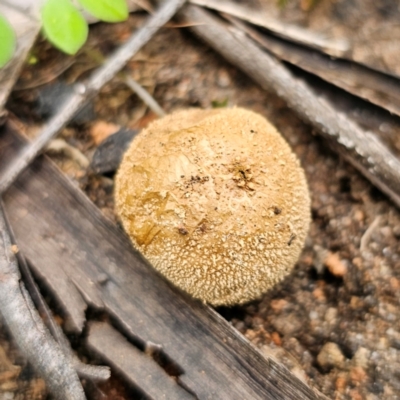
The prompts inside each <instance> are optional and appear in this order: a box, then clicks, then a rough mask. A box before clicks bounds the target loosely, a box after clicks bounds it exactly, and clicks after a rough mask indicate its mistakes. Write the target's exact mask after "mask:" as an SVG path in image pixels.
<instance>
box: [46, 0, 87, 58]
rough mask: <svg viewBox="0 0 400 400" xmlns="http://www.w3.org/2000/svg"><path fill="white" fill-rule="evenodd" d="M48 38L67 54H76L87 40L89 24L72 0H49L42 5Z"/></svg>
mask: <svg viewBox="0 0 400 400" xmlns="http://www.w3.org/2000/svg"><path fill="white" fill-rule="evenodd" d="M41 15H42V22H43V31H44V34H45V36H46V37H47V39H48V40H49V41H50V42H51V43H53V44H54V46H56V47H58V48H59V49H60V50H62V51H63V52H65V53H67V54H75V53H76V52H77V51H78V50H79V49H80V48H81V47H82V46H83V44H84V43H85V42H86V39H87V35H88V25H87V23H86V21H85V19H84V18H83V16H82V15H81V14H80V12H79V11H78V10H77V9H76V8H75V7H74V6H73V5H72V4H71V2H70V0H47V1H46V3H45V4H44V6H43V7H42V13H41Z"/></svg>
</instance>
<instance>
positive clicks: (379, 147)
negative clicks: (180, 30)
mask: <svg viewBox="0 0 400 400" xmlns="http://www.w3.org/2000/svg"><path fill="white" fill-rule="evenodd" d="M181 16H182V17H183V18H184V20H185V22H189V21H190V22H191V23H192V24H193V26H192V27H191V30H192V31H193V32H194V33H195V34H196V35H198V36H199V37H200V38H201V39H203V40H204V41H205V42H206V43H208V44H209V45H210V46H211V47H213V48H214V49H215V50H216V51H218V52H219V53H220V54H221V55H223V56H224V57H225V58H226V59H227V60H228V61H230V62H231V63H232V64H234V65H235V66H237V67H238V68H240V69H241V70H243V71H244V72H245V73H246V74H248V75H249V76H250V77H251V78H252V79H253V80H254V81H256V82H257V83H258V84H260V86H261V87H263V88H264V89H267V90H271V89H272V90H274V91H275V92H276V93H277V94H278V95H279V96H280V97H281V98H283V99H284V100H285V101H286V102H287V103H288V105H289V106H290V107H292V108H293V109H294V110H295V111H296V112H297V113H298V114H299V115H300V116H301V117H302V118H303V119H304V120H305V121H307V122H308V123H310V124H311V125H313V126H314V127H315V128H317V130H318V132H320V133H321V134H322V136H324V137H325V138H327V139H328V140H329V142H330V143H331V144H332V146H333V147H334V148H335V150H337V151H338V152H339V153H340V154H341V155H342V156H343V157H344V158H345V159H346V160H347V161H349V162H350V163H351V164H352V165H353V166H354V167H355V168H357V169H358V170H359V171H360V172H361V173H362V174H363V175H364V176H365V177H366V178H367V179H369V180H370V181H371V182H372V183H373V184H374V185H375V186H377V187H378V188H379V189H380V190H382V192H384V193H385V194H386V195H388V196H389V198H390V199H391V200H392V201H393V202H394V203H395V204H396V205H397V206H398V207H400V161H399V160H398V159H397V158H396V157H395V156H394V155H393V154H392V153H391V152H390V151H389V149H388V148H387V147H386V146H385V145H384V144H383V143H382V142H381V141H380V139H379V138H378V137H377V136H376V135H375V134H373V132H370V131H364V130H363V129H361V128H360V127H359V126H358V125H357V124H355V123H354V122H353V121H352V120H350V119H349V118H348V117H347V115H345V114H344V113H341V112H338V111H337V110H336V109H335V108H334V107H333V105H332V104H330V103H329V102H328V101H327V100H326V99H325V98H323V97H322V96H317V95H316V94H315V93H314V92H313V91H312V89H311V88H310V86H309V85H308V84H306V83H305V82H303V81H302V80H300V79H297V78H296V77H295V76H293V74H291V73H290V72H289V70H288V69H287V68H286V67H285V66H284V65H283V64H282V63H281V62H279V61H278V60H277V59H276V58H275V57H273V56H271V55H269V54H268V53H267V52H265V51H263V50H261V49H260V48H259V47H258V46H257V45H256V44H255V43H254V42H253V41H252V40H251V39H250V38H248V37H247V36H246V35H245V34H244V33H243V32H241V31H238V30H237V28H234V27H232V26H230V27H229V26H227V25H226V24H224V23H222V22H221V21H220V20H219V19H217V18H215V17H213V16H211V15H210V14H209V13H208V12H206V11H204V10H202V9H200V8H199V7H197V6H187V7H185V8H184V9H183V10H182V12H181Z"/></svg>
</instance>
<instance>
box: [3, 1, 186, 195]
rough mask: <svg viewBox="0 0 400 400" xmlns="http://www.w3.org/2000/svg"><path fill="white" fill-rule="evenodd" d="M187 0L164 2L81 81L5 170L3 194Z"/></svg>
mask: <svg viewBox="0 0 400 400" xmlns="http://www.w3.org/2000/svg"><path fill="white" fill-rule="evenodd" d="M184 2H185V0H168V1H165V2H163V4H162V5H161V7H160V8H159V9H158V10H157V12H156V13H155V14H154V15H152V16H150V17H149V18H148V20H147V21H146V23H145V24H144V25H143V26H142V27H141V28H139V29H138V30H137V31H136V32H135V33H134V34H133V35H132V37H131V38H130V39H129V40H128V41H127V43H125V44H124V45H123V46H121V47H120V48H119V49H118V50H117V51H116V52H115V53H114V55H112V56H111V57H110V58H109V59H108V61H107V62H106V63H105V64H104V65H103V66H102V67H100V68H99V69H98V70H96V71H95V72H94V73H93V75H92V76H91V77H90V78H89V81H88V82H87V84H83V83H78V84H76V85H75V90H74V92H73V93H72V94H71V95H70V97H69V98H67V99H66V101H65V102H64V104H62V106H61V107H60V110H59V112H58V113H57V114H56V115H55V116H54V117H53V118H51V119H50V121H49V122H48V123H47V124H46V125H45V127H44V128H43V130H42V132H41V133H40V134H39V136H38V137H37V138H36V139H35V140H33V141H32V142H31V143H30V144H29V145H27V147H26V148H25V149H24V150H23V152H22V153H21V155H20V156H19V157H18V158H17V159H16V161H15V163H13V164H11V165H10V166H9V168H8V169H7V170H6V171H5V172H4V175H3V178H2V179H1V182H0V194H1V193H4V191H5V190H7V189H8V188H9V187H10V186H11V184H12V183H13V182H14V181H15V179H16V178H17V177H18V175H19V174H20V173H21V172H22V171H23V170H24V169H25V168H26V167H27V166H28V165H29V164H30V163H31V162H32V160H33V159H34V158H35V157H36V156H37V155H38V154H39V153H40V152H41V151H42V150H43V149H44V147H45V146H46V144H47V143H48V142H49V141H50V140H51V139H52V138H54V137H55V136H56V135H57V133H58V132H59V131H60V129H62V128H63V127H64V126H65V125H66V124H67V123H68V121H69V120H70V119H71V118H72V117H73V116H74V115H75V113H76V112H77V111H79V110H80V109H81V108H82V107H83V105H84V104H85V103H86V102H87V101H88V100H89V99H91V98H92V97H93V96H95V95H96V94H97V93H98V91H99V90H100V89H101V88H102V87H103V86H104V85H105V84H106V83H107V82H109V81H110V80H111V79H112V78H113V77H114V76H115V75H116V74H117V72H119V71H120V70H121V69H122V68H123V67H124V66H125V64H126V63H127V62H128V61H129V59H130V58H132V57H133V56H134V55H135V54H136V53H137V51H138V50H140V49H141V48H142V47H143V46H144V45H145V44H146V43H147V42H148V41H149V40H150V39H151V38H152V37H153V36H154V34H155V33H156V32H157V31H158V30H159V29H160V28H161V27H162V26H163V25H165V24H166V23H167V22H168V21H169V20H170V19H171V18H172V17H173V16H174V15H175V13H176V12H177V10H178V9H179V7H181V6H182V5H183V4H184Z"/></svg>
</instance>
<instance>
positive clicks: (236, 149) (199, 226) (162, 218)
mask: <svg viewBox="0 0 400 400" xmlns="http://www.w3.org/2000/svg"><path fill="white" fill-rule="evenodd" d="M115 184H116V189H115V197H116V210H117V213H118V214H119V217H120V219H121V221H122V224H123V226H124V228H125V230H126V232H127V233H128V235H129V236H130V238H131V240H132V242H133V244H134V246H135V247H136V248H137V249H138V250H139V251H140V252H141V253H142V254H143V255H144V256H145V257H146V258H147V259H148V260H149V261H150V263H151V264H152V265H153V266H154V267H155V268H156V269H157V270H158V271H159V272H161V274H162V275H164V276H165V277H166V278H167V279H168V280H169V281H170V282H172V283H173V284H174V285H176V286H177V287H179V288H181V289H183V290H184V291H186V292H187V293H190V294H191V295H192V296H193V297H195V298H198V299H201V300H202V301H204V302H206V303H209V304H211V305H214V306H219V305H233V304H241V303H245V302H248V301H250V300H253V299H256V298H258V297H260V296H261V295H262V294H263V293H264V292H265V291H267V290H268V289H270V288H272V287H273V286H274V285H275V284H276V283H277V282H279V281H280V280H282V279H283V278H284V277H285V276H286V275H287V274H288V273H289V272H290V271H291V270H292V268H293V266H294V264H295V263H296V261H297V259H298V257H299V255H300V252H301V250H302V247H303V244H304V241H305V238H306V235H307V232H308V228H309V223H310V198H309V193H308V189H307V183H306V180H305V176H304V172H303V170H302V168H301V167H300V163H299V161H298V159H297V158H296V156H295V155H294V154H293V153H292V151H291V149H290V148H289V145H288V144H287V143H286V141H285V140H284V139H283V138H282V136H281V135H280V134H279V133H278V131H277V130H276V129H275V128H274V127H273V126H272V125H271V124H270V123H269V122H268V121H267V120H266V119H265V118H263V117H262V116H261V115H258V114H256V113H254V112H252V111H248V110H245V109H242V108H233V109H214V110H199V109H190V110H184V111H178V112H175V113H173V114H171V115H169V116H166V117H164V118H161V119H159V120H157V121H155V122H153V123H151V124H150V125H149V126H148V128H147V129H144V130H143V131H142V132H141V133H140V134H139V135H138V136H137V137H136V138H135V139H134V140H133V142H132V144H131V145H130V147H129V149H128V151H127V152H126V154H125V155H124V158H123V161H122V163H121V166H120V169H119V171H118V173H117V176H116V182H115Z"/></svg>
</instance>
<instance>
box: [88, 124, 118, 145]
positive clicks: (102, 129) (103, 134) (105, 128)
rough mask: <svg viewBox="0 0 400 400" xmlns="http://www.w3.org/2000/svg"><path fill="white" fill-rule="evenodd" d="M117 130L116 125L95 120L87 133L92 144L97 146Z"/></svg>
mask: <svg viewBox="0 0 400 400" xmlns="http://www.w3.org/2000/svg"><path fill="white" fill-rule="evenodd" d="M118 130H119V126H118V125H115V124H112V123H109V122H106V121H97V122H95V123H94V124H93V125H92V127H91V128H90V131H89V133H90V136H91V137H92V139H93V141H94V144H95V145H96V146H97V145H99V144H100V143H101V142H102V141H103V140H105V139H107V138H108V137H109V136H110V135H112V134H113V133H116V132H117V131H118Z"/></svg>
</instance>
